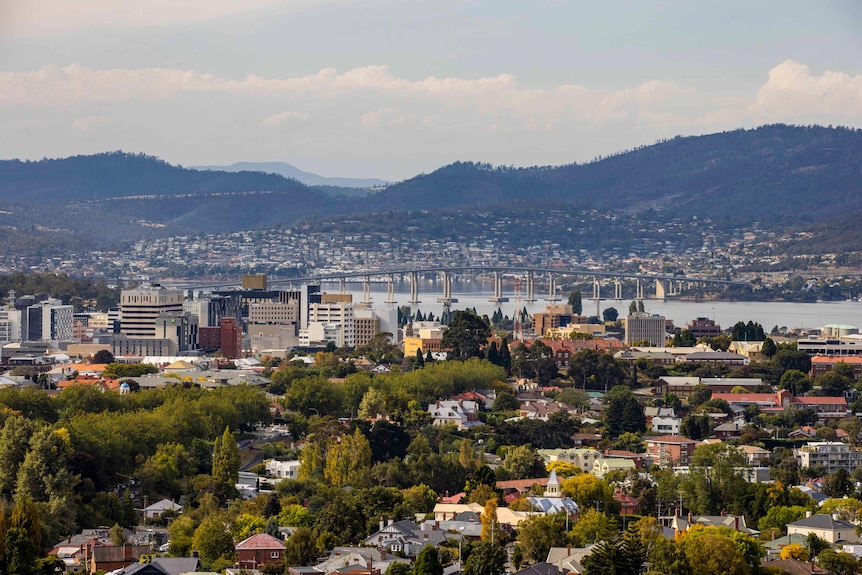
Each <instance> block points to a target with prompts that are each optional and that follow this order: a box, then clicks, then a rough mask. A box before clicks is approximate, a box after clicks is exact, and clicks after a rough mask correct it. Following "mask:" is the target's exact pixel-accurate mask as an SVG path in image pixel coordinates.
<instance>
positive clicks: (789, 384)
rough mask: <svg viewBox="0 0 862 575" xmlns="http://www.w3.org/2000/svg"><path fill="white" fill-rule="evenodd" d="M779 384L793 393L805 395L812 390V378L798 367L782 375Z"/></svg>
mask: <svg viewBox="0 0 862 575" xmlns="http://www.w3.org/2000/svg"><path fill="white" fill-rule="evenodd" d="M778 385H779V386H780V387H781V388H782V389H786V390H787V391H789V392H790V393H792V394H793V395H804V394H806V393H808V392H809V391H810V390H811V380H810V379H808V376H807V375H805V374H804V373H802V372H801V371H799V370H798V369H788V370H787V371H785V372H784V373H783V374H782V375H781V379H780V380H779V382H778Z"/></svg>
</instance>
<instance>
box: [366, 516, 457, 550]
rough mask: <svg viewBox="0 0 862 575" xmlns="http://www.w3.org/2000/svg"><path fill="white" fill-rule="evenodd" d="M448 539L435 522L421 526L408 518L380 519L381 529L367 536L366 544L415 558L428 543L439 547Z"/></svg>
mask: <svg viewBox="0 0 862 575" xmlns="http://www.w3.org/2000/svg"><path fill="white" fill-rule="evenodd" d="M446 540H447V536H446V532H445V531H443V530H442V529H440V528H439V524H437V523H434V522H428V523H423V524H422V525H421V526H420V525H417V524H415V523H413V522H412V521H410V520H408V519H404V520H402V521H393V519H392V518H391V517H390V518H389V519H388V522H384V521H383V519H381V520H380V529H379V530H378V531H377V532H376V533H372V534H371V535H369V536H368V537H366V538H365V541H364V544H365V545H368V546H371V547H377V548H379V549H383V550H384V551H389V552H391V553H397V554H399V555H401V554H404V555H405V556H407V557H413V558H415V557H416V556H417V555H418V554H419V552H420V551H422V548H423V547H425V546H426V545H433V546H434V547H439V546H440V545H441V544H442V543H443V542H445V541H446Z"/></svg>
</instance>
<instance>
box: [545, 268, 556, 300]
mask: <svg viewBox="0 0 862 575" xmlns="http://www.w3.org/2000/svg"><path fill="white" fill-rule="evenodd" d="M545 301H548V302H552V303H553V302H557V301H560V298H559V296H557V280H556V279H555V278H554V274H553V273H552V272H548V297H547V298H545Z"/></svg>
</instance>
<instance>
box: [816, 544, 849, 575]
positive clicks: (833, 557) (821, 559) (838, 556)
mask: <svg viewBox="0 0 862 575" xmlns="http://www.w3.org/2000/svg"><path fill="white" fill-rule="evenodd" d="M817 561H818V563H820V566H821V567H823V568H824V569H826V571H827V572H828V573H829V575H856V573H858V572H859V561H858V560H857V559H856V557H854V556H853V555H851V554H850V553H843V552H840V551H833V550H832V549H825V550H823V551H821V552H820V554H819V555H818V556H817Z"/></svg>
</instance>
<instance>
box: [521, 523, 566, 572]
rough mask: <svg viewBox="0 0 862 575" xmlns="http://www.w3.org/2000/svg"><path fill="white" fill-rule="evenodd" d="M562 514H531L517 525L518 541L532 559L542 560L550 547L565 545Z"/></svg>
mask: <svg viewBox="0 0 862 575" xmlns="http://www.w3.org/2000/svg"><path fill="white" fill-rule="evenodd" d="M564 531H565V521H564V515H563V514H554V515H532V516H530V517H529V518H527V519H526V520H525V521H522V522H521V523H520V524H519V525H518V542H519V544H520V545H521V548H522V550H523V552H524V554H525V555H526V556H527V557H529V558H530V559H532V560H533V561H536V562H539V561H544V560H545V558H546V557H547V556H548V551H550V549H551V547H558V546H561V545H565V542H566V534H565V532H564Z"/></svg>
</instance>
